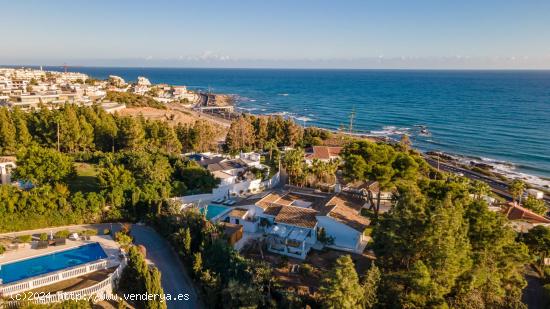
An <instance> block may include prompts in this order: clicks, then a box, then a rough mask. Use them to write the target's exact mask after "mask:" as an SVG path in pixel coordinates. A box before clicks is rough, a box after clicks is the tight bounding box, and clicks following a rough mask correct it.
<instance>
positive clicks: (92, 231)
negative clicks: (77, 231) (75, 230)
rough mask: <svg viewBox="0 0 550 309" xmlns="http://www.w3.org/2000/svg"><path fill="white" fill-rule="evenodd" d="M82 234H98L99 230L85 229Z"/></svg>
mask: <svg viewBox="0 0 550 309" xmlns="http://www.w3.org/2000/svg"><path fill="white" fill-rule="evenodd" d="M81 234H82V235H84V236H95V235H97V230H84V231H82V233H81Z"/></svg>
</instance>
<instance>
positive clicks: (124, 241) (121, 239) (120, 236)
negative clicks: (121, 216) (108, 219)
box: [115, 232, 132, 248]
mask: <svg viewBox="0 0 550 309" xmlns="http://www.w3.org/2000/svg"><path fill="white" fill-rule="evenodd" d="M115 240H116V241H117V242H118V243H119V244H120V246H121V247H122V248H128V247H129V246H130V245H131V244H132V237H131V236H130V235H128V234H126V233H123V232H117V233H116V234H115Z"/></svg>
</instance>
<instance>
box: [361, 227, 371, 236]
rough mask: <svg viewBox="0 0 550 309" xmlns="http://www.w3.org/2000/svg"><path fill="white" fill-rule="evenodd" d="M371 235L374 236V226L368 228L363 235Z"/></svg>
mask: <svg viewBox="0 0 550 309" xmlns="http://www.w3.org/2000/svg"><path fill="white" fill-rule="evenodd" d="M371 234H372V226H369V227H367V228H366V229H365V230H364V231H363V235H365V236H370V235H371Z"/></svg>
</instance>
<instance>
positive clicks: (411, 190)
mask: <svg viewBox="0 0 550 309" xmlns="http://www.w3.org/2000/svg"><path fill="white" fill-rule="evenodd" d="M467 187H468V184H467V183H459V182H445V181H443V180H429V179H419V180H418V183H416V182H412V181H408V182H400V183H399V184H398V185H397V190H398V196H399V198H398V201H397V205H396V206H395V207H394V208H393V209H392V210H391V211H390V212H388V213H386V214H384V215H383V216H381V218H380V219H379V225H378V226H376V227H375V230H374V233H373V237H374V251H375V253H376V255H377V258H378V260H377V262H378V264H379V265H380V267H381V269H382V273H383V275H382V282H381V286H382V288H381V289H380V291H381V293H380V295H379V297H380V301H381V303H382V304H384V305H385V306H386V307H392V308H393V307H400V308H403V307H405V308H410V307H444V306H452V307H453V308H471V307H472V302H475V303H476V305H475V306H477V307H485V308H522V307H523V305H522V303H521V301H520V299H521V297H520V296H521V290H522V289H523V287H524V286H525V284H526V283H525V280H524V279H523V276H522V270H523V267H524V265H525V264H526V263H527V262H528V259H529V255H528V252H527V248H526V246H524V245H523V244H521V243H518V242H516V240H515V233H514V232H513V231H512V230H511V228H510V227H508V226H507V225H506V222H505V220H506V219H505V218H504V217H503V216H502V215H500V214H498V213H494V212H491V211H489V209H488V207H487V205H486V203H485V202H484V201H482V200H470V199H469V196H468V194H467V192H468V191H467V190H468V188H467Z"/></svg>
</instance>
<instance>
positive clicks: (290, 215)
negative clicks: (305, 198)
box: [275, 206, 317, 228]
mask: <svg viewBox="0 0 550 309" xmlns="http://www.w3.org/2000/svg"><path fill="white" fill-rule="evenodd" d="M316 215H317V211H316V210H313V209H309V208H302V207H294V206H283V207H281V210H280V211H279V213H278V214H277V216H276V217H275V222H277V223H284V224H288V225H294V226H299V227H305V228H313V227H315V225H317V218H316Z"/></svg>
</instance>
